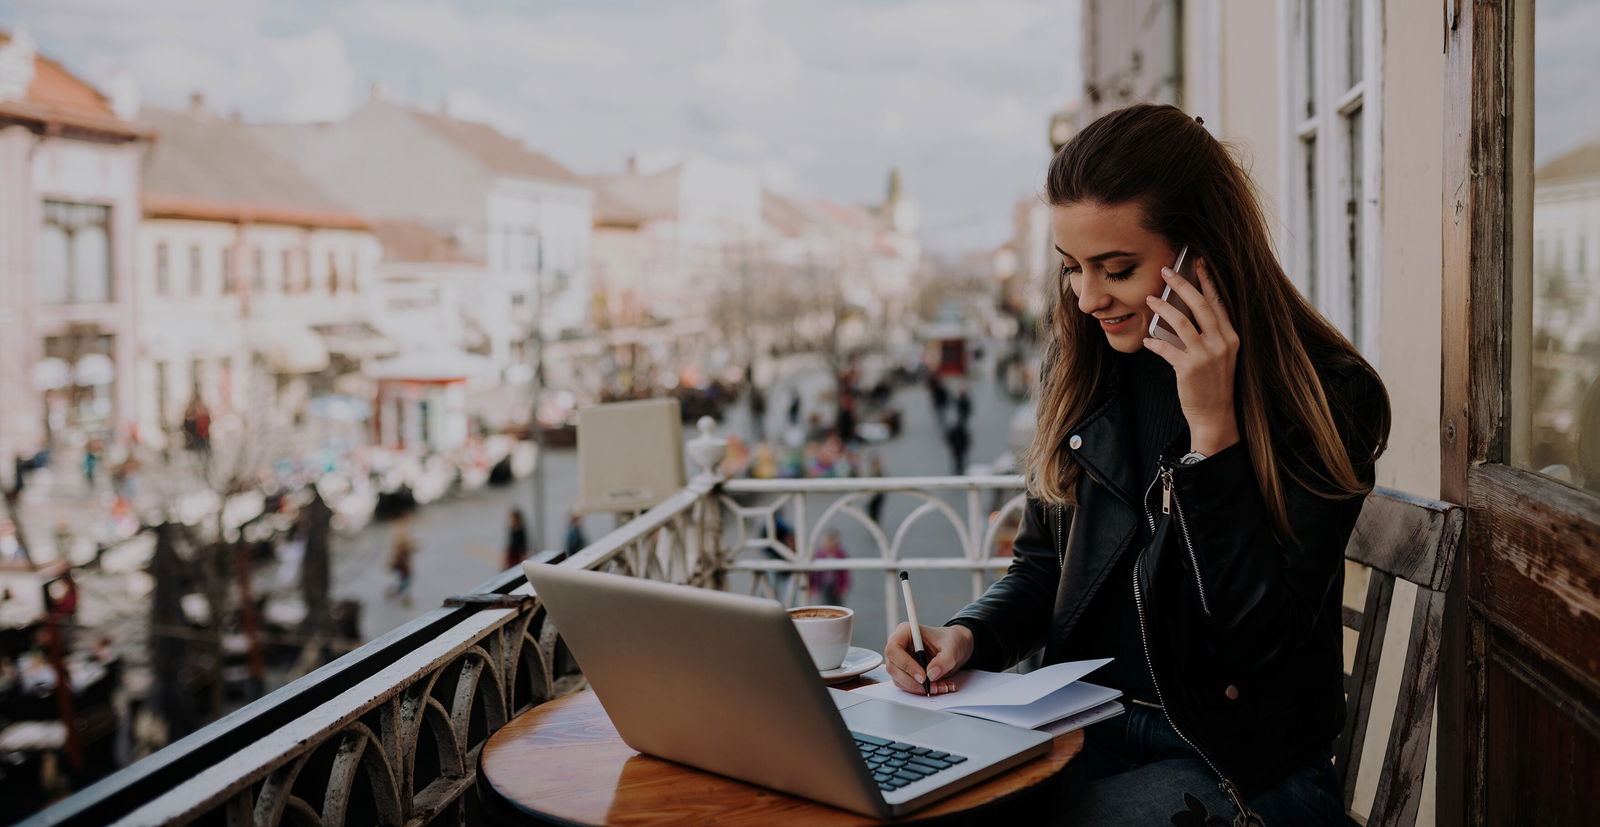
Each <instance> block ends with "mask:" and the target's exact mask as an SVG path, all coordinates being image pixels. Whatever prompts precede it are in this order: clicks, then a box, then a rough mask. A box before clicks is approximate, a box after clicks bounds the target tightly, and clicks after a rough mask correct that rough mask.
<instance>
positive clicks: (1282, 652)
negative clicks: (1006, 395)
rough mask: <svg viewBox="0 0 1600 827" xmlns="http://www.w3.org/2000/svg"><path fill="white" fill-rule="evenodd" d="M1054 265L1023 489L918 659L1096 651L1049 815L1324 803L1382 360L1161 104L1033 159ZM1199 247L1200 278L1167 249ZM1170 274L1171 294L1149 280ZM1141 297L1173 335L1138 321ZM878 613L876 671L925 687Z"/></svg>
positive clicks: (1003, 664)
mask: <svg viewBox="0 0 1600 827" xmlns="http://www.w3.org/2000/svg"><path fill="white" fill-rule="evenodd" d="M1047 194H1048V197H1049V202H1050V205H1051V229H1052V233H1053V235H1054V240H1055V246H1056V251H1057V252H1058V253H1059V254H1060V257H1061V258H1060V277H1059V278H1058V279H1057V280H1056V281H1055V287H1054V290H1055V292H1054V293H1053V295H1052V297H1051V302H1050V304H1051V307H1050V310H1049V312H1048V313H1047V315H1046V317H1045V320H1044V327H1045V330H1046V332H1047V334H1048V342H1047V346H1046V352H1045V359H1044V367H1043V369H1042V372H1041V377H1040V386H1039V391H1038V427H1037V430H1036V433H1035V437H1034V442H1033V445H1032V447H1031V449H1030V451H1029V454H1028V457H1027V480H1028V494H1029V499H1028V506H1027V510H1026V514H1025V517H1024V520H1023V526H1022V529H1021V532H1020V533H1019V535H1018V537H1017V539H1016V543H1015V560H1014V562H1013V563H1012V565H1011V568H1010V570H1009V571H1008V572H1007V574H1006V576H1005V577H1003V578H1002V579H1001V580H1000V581H999V582H998V583H996V584H995V585H994V586H993V587H991V588H990V589H989V591H988V592H987V593H985V594H984V596H983V597H982V598H980V599H979V600H978V601H977V602H975V603H973V604H972V605H970V606H968V607H967V608H966V609H964V610H962V611H961V612H960V613H959V614H957V616H956V617H955V618H954V619H952V620H951V621H950V622H949V623H947V624H946V625H945V626H944V627H942V628H938V629H925V630H924V631H923V639H924V641H925V642H926V643H927V646H928V648H929V649H930V650H931V651H932V652H933V653H934V657H933V659H932V660H931V661H930V663H929V665H928V670H927V673H928V678H929V679H930V680H932V681H934V686H935V689H936V691H941V692H948V691H953V690H954V688H955V686H954V684H952V683H950V682H948V681H941V680H940V678H945V677H947V676H949V675H950V674H951V673H953V672H955V671H956V670H958V669H961V668H963V667H971V668H977V669H988V670H1001V669H1005V668H1007V667H1009V666H1011V665H1012V664H1015V663H1016V662H1018V661H1020V660H1021V659H1023V658H1024V657H1027V656H1028V655H1029V654H1030V653H1032V652H1034V651H1036V650H1039V649H1041V648H1042V649H1043V654H1042V657H1043V660H1044V662H1045V663H1055V662H1060V661H1068V660H1079V659H1084V658H1089V657H1111V658H1113V661H1112V663H1111V664H1110V665H1108V666H1106V667H1104V668H1103V669H1101V670H1100V671H1098V672H1096V673H1095V674H1094V675H1093V676H1091V680H1093V681H1095V682H1099V683H1104V684H1106V685H1109V686H1113V687H1115V688H1117V689H1120V690H1122V692H1123V700H1124V703H1125V705H1126V706H1127V708H1128V712H1127V714H1125V715H1122V716H1119V717H1117V718H1113V719H1111V720H1108V721H1105V722H1102V723H1100V724H1096V725H1094V726H1092V727H1090V728H1089V729H1088V731H1087V732H1086V741H1085V749H1084V751H1083V753H1082V754H1081V755H1080V756H1079V758H1078V759H1076V760H1075V762H1074V764H1075V765H1077V768H1078V769H1077V771H1078V772H1079V773H1080V774H1081V776H1082V780H1083V781H1084V782H1085V783H1084V784H1083V786H1082V787H1081V788H1080V789H1078V791H1077V792H1076V793H1075V794H1074V795H1073V797H1072V798H1071V799H1070V800H1068V801H1064V802H1062V809H1061V813H1060V815H1061V816H1063V817H1064V818H1065V819H1066V821H1067V822H1068V823H1082V824H1151V823H1155V824H1165V823H1168V819H1169V817H1170V816H1172V815H1174V814H1176V813H1178V812H1179V811H1182V810H1185V809H1187V804H1186V801H1185V794H1189V795H1192V796H1193V797H1194V798H1195V799H1197V800H1198V802H1199V803H1200V804H1201V805H1203V806H1204V807H1205V809H1206V810H1208V811H1209V812H1210V814H1212V815H1220V816H1222V817H1224V818H1228V819H1233V820H1234V823H1238V824H1253V823H1259V822H1260V821H1263V820H1264V821H1265V822H1266V823H1269V824H1334V823H1340V822H1342V820H1343V815H1342V802H1343V797H1342V796H1341V795H1340V790H1339V784H1338V779H1337V776H1336V774H1335V773H1334V771H1333V768H1332V764H1331V759H1330V747H1331V744H1332V742H1333V740H1334V738H1335V737H1336V736H1337V735H1338V733H1339V731H1340V728H1341V726H1342V722H1343V719H1344V714H1345V710H1344V695H1343V677H1342V664H1343V659H1342V656H1341V650H1340V646H1341V640H1342V635H1341V629H1340V600H1341V595H1342V591H1343V576H1344V575H1343V572H1344V569H1343V551H1344V547H1345V543H1346V541H1347V540H1348V539H1349V536H1350V532H1351V530H1352V529H1353V528H1354V526H1355V521H1356V516H1357V515H1358V514H1359V513H1360V510H1361V505H1362V501H1363V498H1364V495H1365V494H1366V492H1367V491H1369V490H1370V489H1371V487H1372V484H1373V463H1374V461H1375V459H1376V458H1377V456H1378V455H1379V454H1380V453H1382V451H1383V448H1384V445H1385V442H1386V440H1387V438H1388V430H1389V403H1388V397H1387V394H1386V393H1385V392H1384V389H1383V385H1382V383H1381V381H1380V380H1379V379H1378V376H1377V374H1376V372H1375V371H1374V370H1373V369H1372V367H1371V366H1370V365H1368V364H1367V363H1366V361H1365V360H1363V359H1362V358H1361V356H1360V354H1358V353H1357V352H1356V350H1355V349H1354V348H1353V347H1352V346H1351V345H1350V343H1349V342H1348V341H1346V340H1345V339H1344V337H1343V336H1341V335H1340V334H1339V332H1338V331H1337V330H1335V329H1334V328H1333V327H1332V326H1331V325H1329V324H1328V322H1327V321H1325V320H1324V319H1323V318H1322V317H1321V316H1319V315H1317V313H1316V311H1315V310H1313V309H1312V308H1311V307H1310V305H1308V304H1307V303H1306V301H1305V300H1304V299H1303V298H1301V296H1300V295H1299V294H1298V293H1297V292H1296V291H1295V289H1294V287H1293V285H1292V284H1291V283H1290V282H1289V280H1288V278H1287V277H1286V276H1285V275H1284V272H1283V269H1282V267H1281V266H1280V265H1279V263H1278V261H1277V259H1276V258H1275V257H1274V255H1273V253H1272V248H1271V242H1270V239H1269V236H1268V233H1267V227H1266V221H1265V219H1264V217H1263V215H1262V212H1261V208H1260V205H1259V204H1258V203H1257V201H1256V198H1255V195H1254V193H1253V191H1252V188H1251V184H1250V181H1249V178H1248V176H1246V174H1245V173H1244V171H1243V170H1242V169H1240V167H1239V166H1238V164H1237V163H1236V162H1235V161H1234V160H1233V159H1232V158H1231V157H1230V156H1229V154H1228V153H1227V151H1226V150H1225V149H1224V147H1223V146H1222V145H1221V144H1219V143H1217V141H1216V140H1214V139H1213V138H1212V137H1211V135H1210V134H1208V133H1207V132H1206V131H1205V129H1204V128H1203V127H1202V126H1201V125H1200V124H1199V123H1198V122H1197V121H1195V120H1190V119H1189V118H1188V117H1186V116H1184V115H1183V113H1181V112H1180V111H1178V110H1177V109H1175V108H1173V107H1170V106H1152V105H1140V106H1133V107H1129V108H1127V109H1123V110H1120V111H1117V112H1113V113H1111V114H1110V115H1107V116H1105V117H1103V118H1101V119H1099V120H1097V121H1095V122H1094V123H1093V124H1091V125H1089V127H1088V128H1086V129H1084V130H1083V132H1082V133H1080V134H1079V135H1078V136H1077V137H1076V138H1074V139H1073V141H1072V142H1071V143H1069V144H1068V145H1067V146H1066V147H1064V148H1063V149H1062V150H1061V151H1060V152H1059V153H1058V154H1057V155H1056V157H1055V158H1054V160H1053V161H1052V162H1051V165H1050V172H1049V179H1048V193H1047ZM1184 247H1187V248H1188V250H1189V255H1190V256H1197V257H1198V258H1199V264H1198V267H1197V268H1196V273H1197V277H1198V284H1190V283H1188V282H1187V281H1185V280H1183V279H1182V278H1181V277H1179V276H1177V275H1175V274H1174V273H1173V272H1172V271H1171V270H1170V269H1169V268H1170V266H1171V265H1172V264H1173V263H1174V261H1175V260H1176V259H1177V257H1178V253H1179V251H1180V249H1182V248H1184ZM1169 285H1170V286H1171V287H1172V288H1173V291H1174V292H1175V293H1177V294H1178V295H1179V296H1181V297H1182V298H1183V299H1184V300H1185V301H1186V302H1187V303H1188V306H1189V307H1190V308H1191V315H1190V316H1188V317H1186V316H1184V315H1182V314H1180V313H1178V312H1177V311H1176V310H1175V308H1174V307H1173V306H1172V305H1171V304H1169V303H1168V302H1166V301H1163V300H1162V299H1161V298H1160V296H1161V293H1162V291H1163V288H1165V287H1167V286H1169ZM1155 314H1160V316H1161V318H1162V319H1164V320H1167V321H1169V322H1170V323H1171V324H1172V326H1173V328H1174V329H1175V332H1176V333H1177V334H1178V336H1179V337H1180V340H1181V341H1182V342H1183V344H1184V347H1183V348H1179V347H1177V346H1174V345H1172V344H1170V343H1168V342H1165V341H1162V340H1159V339H1153V338H1150V337H1149V336H1148V331H1149V328H1150V322H1151V318H1152V316H1153V315H1155ZM909 637H910V630H909V628H908V627H907V626H905V625H904V624H902V625H901V627H900V628H899V629H897V630H896V631H895V633H894V635H892V636H891V637H890V640H889V645H888V647H887V653H886V654H887V658H888V665H889V671H890V674H891V675H892V676H893V678H894V681H895V683H896V684H897V685H899V686H900V687H901V688H902V689H905V690H906V691H909V692H921V684H922V671H921V670H920V669H919V668H918V666H917V664H916V662H915V661H914V660H913V659H912V658H911V657H910V655H909V654H908V653H907V648H908V646H909V643H908V639H909Z"/></svg>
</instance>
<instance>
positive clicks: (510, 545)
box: [506, 508, 528, 569]
mask: <svg viewBox="0 0 1600 827" xmlns="http://www.w3.org/2000/svg"><path fill="white" fill-rule="evenodd" d="M526 559H528V527H527V524H526V523H525V522H524V521H523V519H522V510H521V509H518V508H513V509H511V511H510V513H508V514H507V515H506V568H508V569H509V568H512V567H513V566H519V565H521V564H522V561H523V560H526Z"/></svg>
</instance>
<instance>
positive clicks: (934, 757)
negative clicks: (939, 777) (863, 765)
mask: <svg viewBox="0 0 1600 827" xmlns="http://www.w3.org/2000/svg"><path fill="white" fill-rule="evenodd" d="M850 735H851V736H852V737H854V738H855V739H856V749H859V750H861V757H862V758H863V759H865V760H866V762H867V768H868V769H870V770H872V780H873V781H876V782H877V783H878V788H879V789H881V790H884V791H885V792H889V791H893V790H898V789H900V788H901V787H904V786H905V785H907V784H910V783H911V782H913V781H921V780H922V779H924V778H927V777H928V776H930V775H933V774H935V773H938V772H940V771H942V770H947V769H950V768H951V767H953V766H955V765H957V764H959V763H961V762H962V761H965V760H967V757H966V756H965V755H953V754H951V753H948V752H940V751H939V750H933V749H928V748H927V747H919V746H916V745H915V744H907V743H903V742H900V741H891V740H889V739H888V738H878V737H876V736H873V735H864V734H862V733H859V732H852V733H850Z"/></svg>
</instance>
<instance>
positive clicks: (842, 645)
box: [789, 606, 856, 672]
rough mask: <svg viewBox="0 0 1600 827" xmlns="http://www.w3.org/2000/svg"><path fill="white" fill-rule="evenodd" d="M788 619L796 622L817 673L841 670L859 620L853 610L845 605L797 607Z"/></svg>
mask: <svg viewBox="0 0 1600 827" xmlns="http://www.w3.org/2000/svg"><path fill="white" fill-rule="evenodd" d="M789 619H790V620H792V621H794V628H795V629H796V630H798V631H799V632H800V640H801V641H803V642H804V643H805V645H806V651H807V652H810V653H811V662H812V663H814V664H816V666H817V670H818V671H821V672H826V671H828V670H829V669H838V668H839V665H840V664H842V663H844V656H845V653H846V652H848V651H850V631H851V628H852V627H853V626H854V625H855V620H856V613H855V612H854V611H853V610H851V609H848V608H845V607H844V606H796V607H794V608H793V609H790V610H789Z"/></svg>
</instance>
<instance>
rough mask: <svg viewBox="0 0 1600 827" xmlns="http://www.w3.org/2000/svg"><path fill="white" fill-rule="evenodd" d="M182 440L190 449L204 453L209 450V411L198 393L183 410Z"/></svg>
mask: <svg viewBox="0 0 1600 827" xmlns="http://www.w3.org/2000/svg"><path fill="white" fill-rule="evenodd" d="M183 442H184V447H185V448H187V449H188V450H190V451H195V452H198V453H201V454H204V453H207V452H209V451H210V450H211V411H210V409H208V408H207V407H206V403H204V402H202V401H200V395H199V394H198V393H197V394H195V395H194V396H192V397H190V398H189V405H188V407H186V408H184V410H183Z"/></svg>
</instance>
